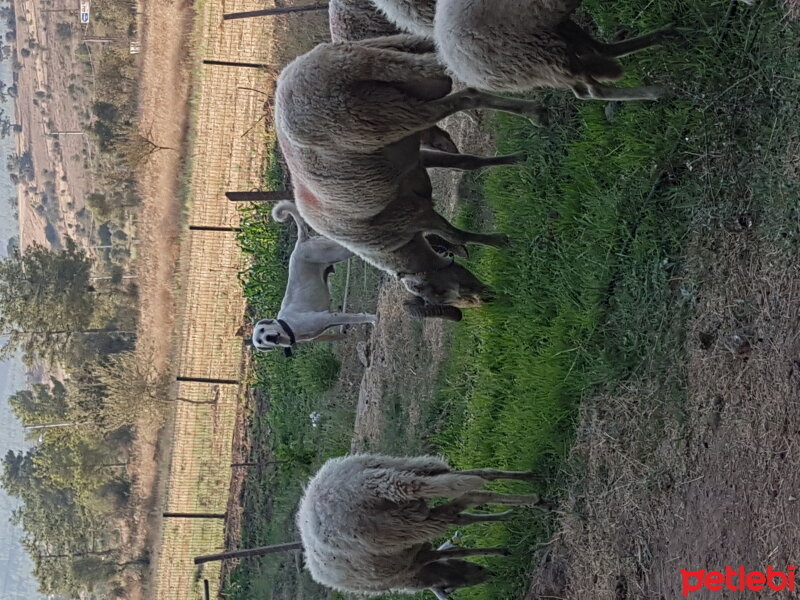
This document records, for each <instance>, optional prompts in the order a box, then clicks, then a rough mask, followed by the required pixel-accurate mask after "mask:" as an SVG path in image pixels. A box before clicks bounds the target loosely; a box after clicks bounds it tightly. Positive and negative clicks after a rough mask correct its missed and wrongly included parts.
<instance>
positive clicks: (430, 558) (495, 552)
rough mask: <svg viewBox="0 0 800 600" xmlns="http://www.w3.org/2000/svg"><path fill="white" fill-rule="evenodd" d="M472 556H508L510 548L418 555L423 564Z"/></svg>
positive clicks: (457, 550)
mask: <svg viewBox="0 0 800 600" xmlns="http://www.w3.org/2000/svg"><path fill="white" fill-rule="evenodd" d="M470 556H508V548H446V549H444V550H426V551H424V552H420V553H419V554H418V555H417V560H419V561H420V562H421V563H423V564H424V563H430V562H434V561H436V560H448V559H451V558H467V557H470Z"/></svg>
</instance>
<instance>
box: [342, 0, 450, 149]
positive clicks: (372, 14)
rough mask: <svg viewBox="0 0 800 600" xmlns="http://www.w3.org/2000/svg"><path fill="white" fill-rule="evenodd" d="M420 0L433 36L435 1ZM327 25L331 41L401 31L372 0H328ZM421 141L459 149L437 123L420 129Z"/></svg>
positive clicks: (351, 39)
mask: <svg viewBox="0 0 800 600" xmlns="http://www.w3.org/2000/svg"><path fill="white" fill-rule="evenodd" d="M385 4H389V5H390V4H392V3H391V2H388V3H385ZM410 4H414V3H410ZM420 4H422V5H424V6H425V7H426V10H425V12H426V14H428V15H429V16H430V27H429V31H427V32H426V33H424V34H423V35H427V37H433V12H434V8H435V4H434V1H433V0H421V2H420ZM382 9H383V7H382ZM395 12H397V11H395ZM328 25H329V27H330V31H331V40H332V41H334V42H354V41H358V40H364V39H369V38H376V37H384V36H389V35H395V34H397V33H400V32H399V30H398V29H397V27H395V26H394V25H393V24H392V23H390V22H389V21H388V20H387V18H386V17H385V16H384V14H382V13H381V12H380V11H379V10H378V7H377V6H376V4H375V3H374V2H372V0H331V2H330V3H329V4H328ZM421 144H422V145H423V146H426V147H429V148H432V149H435V150H443V151H445V152H458V147H457V146H456V145H455V143H454V142H453V139H452V138H451V137H450V135H449V134H448V133H447V132H446V131H445V130H443V129H442V128H440V127H436V126H434V127H431V128H430V129H427V130H425V131H424V132H423V134H422V140H421Z"/></svg>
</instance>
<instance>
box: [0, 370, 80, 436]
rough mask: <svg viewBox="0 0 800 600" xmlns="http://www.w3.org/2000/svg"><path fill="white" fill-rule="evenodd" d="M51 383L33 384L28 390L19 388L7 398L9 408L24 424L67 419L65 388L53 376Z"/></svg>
mask: <svg viewBox="0 0 800 600" xmlns="http://www.w3.org/2000/svg"><path fill="white" fill-rule="evenodd" d="M50 381H51V385H46V384H42V383H37V384H33V385H32V386H31V389H29V390H21V391H19V392H16V393H15V394H12V395H11V396H10V397H9V398H8V403H9V405H10V406H11V410H12V411H14V414H15V415H16V416H17V418H18V419H19V420H20V421H21V422H22V423H23V424H26V425H31V424H34V423H55V422H58V421H64V420H65V419H68V411H69V404H68V403H67V389H66V388H65V387H64V385H63V384H62V383H61V382H60V381H58V380H57V379H55V378H51V380H50Z"/></svg>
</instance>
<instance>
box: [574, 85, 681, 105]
mask: <svg viewBox="0 0 800 600" xmlns="http://www.w3.org/2000/svg"><path fill="white" fill-rule="evenodd" d="M572 92H573V93H574V94H575V96H576V97H577V98H580V99H581V100H618V101H628V100H658V99H659V98H661V97H663V96H666V95H667V94H668V92H667V90H665V89H664V88H661V87H656V86H647V87H630V88H615V87H612V86H609V85H603V84H601V83H597V82H596V81H592V82H589V83H576V84H573V86H572Z"/></svg>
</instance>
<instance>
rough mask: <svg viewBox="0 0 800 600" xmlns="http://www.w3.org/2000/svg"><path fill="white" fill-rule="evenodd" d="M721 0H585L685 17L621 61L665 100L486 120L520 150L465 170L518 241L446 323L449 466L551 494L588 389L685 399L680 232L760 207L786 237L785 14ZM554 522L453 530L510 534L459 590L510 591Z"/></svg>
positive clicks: (642, 26) (551, 100)
mask: <svg viewBox="0 0 800 600" xmlns="http://www.w3.org/2000/svg"><path fill="white" fill-rule="evenodd" d="M728 5H729V3H727V2H725V3H723V2H717V3H714V2H710V3H709V2H703V3H700V2H682V3H677V2H675V3H665V4H663V3H662V5H661V6H656V5H654V4H653V3H647V2H637V1H629V2H615V3H613V4H609V3H602V2H595V1H588V2H586V3H585V7H586V8H587V9H588V10H590V11H591V14H592V15H593V17H594V19H595V21H596V23H597V24H598V25H599V26H600V28H601V31H605V32H607V34H610V33H612V32H614V31H615V30H616V29H617V28H618V26H620V24H622V23H624V24H626V26H627V27H629V28H630V29H631V30H632V31H647V30H648V29H652V28H655V27H657V26H658V25H659V24H663V23H667V22H675V23H677V24H678V25H679V26H681V27H683V28H685V30H686V32H687V35H688V36H689V37H688V38H687V40H686V41H684V42H682V43H680V44H677V45H673V46H670V47H667V48H663V49H659V50H657V51H650V52H647V53H643V54H641V55H637V56H632V57H627V58H626V59H624V64H625V66H626V69H627V73H628V76H627V77H626V79H625V81H624V82H621V83H620V85H637V84H640V83H641V82H642V81H643V80H645V81H647V83H648V84H651V83H653V82H656V83H660V84H662V85H667V86H670V87H672V88H673V89H675V91H676V98H675V99H671V100H666V101H661V102H658V103H629V104H623V105H620V106H617V107H615V108H616V109H617V110H616V112H615V113H614V114H613V115H612V116H611V117H609V115H607V114H606V108H607V106H606V104H605V103H600V102H574V101H571V100H568V99H566V98H564V97H563V93H560V92H559V93H548V94H546V101H547V103H548V104H550V105H554V104H555V105H559V107H560V108H559V109H557V110H556V114H555V115H554V119H553V122H554V123H555V125H554V126H552V127H551V128H550V129H549V130H545V131H539V130H536V129H535V128H533V127H531V126H529V125H527V124H526V123H525V122H524V121H522V120H520V119H518V118H514V117H511V116H506V115H503V116H500V117H497V118H496V120H495V128H496V131H497V134H498V139H499V151H501V152H503V153H506V152H517V151H526V152H528V154H529V156H530V158H529V161H528V164H527V165H526V166H525V167H523V168H522V169H511V168H506V169H497V170H494V171H492V172H491V173H489V174H486V175H484V176H482V177H481V178H476V180H475V181H474V182H473V185H474V186H476V187H478V188H479V189H480V190H481V191H482V196H483V198H482V199H480V200H478V202H480V203H483V202H485V203H487V204H488V205H489V206H490V207H491V209H492V210H493V213H494V216H495V224H494V225H495V226H494V228H495V229H496V230H499V231H506V232H510V233H512V235H513V237H514V241H513V244H512V246H511V247H510V248H507V249H502V250H494V249H484V250H481V251H478V252H477V253H475V254H474V256H473V259H472V260H471V261H470V264H471V266H472V267H473V268H474V269H475V271H476V272H477V273H478V274H479V276H480V277H481V278H482V279H483V280H484V281H486V282H487V283H489V284H491V285H492V286H493V287H494V289H495V290H496V291H497V293H498V301H497V302H495V303H493V304H492V305H490V306H487V307H485V308H483V309H481V310H478V311H469V313H468V314H467V316H466V318H465V320H464V322H463V323H462V324H461V325H459V327H458V328H456V330H455V337H454V341H453V351H452V353H451V356H450V359H449V361H448V365H447V367H446V369H445V373H444V375H443V378H442V381H441V387H440V394H439V398H438V399H437V410H436V412H437V414H438V415H440V417H439V419H440V425H441V422H442V421H444V422H445V425H444V426H443V427H442V426H440V427H438V428H437V430H436V432H435V433H436V437H435V439H436V441H437V442H438V444H439V449H440V450H441V451H442V452H443V453H445V454H446V455H447V456H448V457H449V458H450V460H451V461H452V463H453V464H455V465H458V466H460V467H465V468H466V467H475V466H494V467H500V468H513V469H534V470H537V471H539V472H540V473H542V474H543V475H544V476H547V477H548V478H549V480H550V481H551V482H552V483H551V485H550V486H549V487H542V488H541V489H540V490H539V491H541V492H543V493H546V494H554V493H557V492H558V489H559V485H560V483H561V477H560V475H562V473H561V472H560V469H561V466H562V464H563V459H564V458H565V456H566V453H567V451H568V449H569V446H570V440H571V438H572V436H573V434H574V420H575V417H576V408H577V405H578V403H579V401H580V399H581V397H582V396H583V395H585V394H588V393H594V392H598V391H602V390H611V391H613V389H614V388H615V386H618V385H620V384H621V383H624V382H625V381H626V380H629V379H632V378H650V379H653V380H656V381H658V382H659V385H661V386H662V388H664V389H665V390H666V391H667V393H668V395H669V397H671V398H672V399H673V401H674V403H675V405H676V407H677V408H678V409H679V408H680V403H681V401H682V399H683V391H684V390H683V384H684V375H685V373H684V368H685V367H684V365H685V362H684V361H685V356H684V350H683V348H684V339H683V331H684V330H683V328H682V324H683V323H684V322H685V319H686V317H687V316H688V315H689V314H690V310H691V304H692V301H693V296H692V290H693V285H692V282H691V281H686V280H685V279H683V278H682V267H683V261H684V258H685V254H686V250H687V245H688V243H689V242H690V240H691V238H692V236H693V235H698V234H701V233H702V230H703V228H705V227H711V226H719V223H721V222H724V221H726V219H730V218H732V216H734V215H736V214H737V213H738V212H745V211H753V210H756V211H757V212H758V213H759V215H760V219H761V222H762V224H763V226H764V227H766V228H771V229H772V236H773V237H774V239H776V240H779V241H780V243H782V244H785V245H790V246H791V245H794V247H795V248H796V245H797V243H798V237H799V236H798V196H797V187H796V184H795V186H794V187H793V188H792V186H790V185H788V184H787V182H786V178H785V169H784V168H783V166H784V165H785V160H786V158H787V155H786V152H787V149H788V142H789V140H791V139H792V137H793V136H797V135H798V130H800V127H798V124H797V120H796V115H797V114H798V112H797V106H798V105H797V100H796V98H797V92H798V91H800V85H799V84H798V78H797V65H798V64H800V57H798V51H797V48H796V46H793V45H792V43H791V42H790V40H791V39H796V33H797V27H794V28H791V27H788V26H787V25H786V24H785V23H781V22H780V20H779V19H780V15H779V14H778V13H777V11H775V10H773V9H770V8H768V7H764V6H760V7H759V8H758V9H755V10H752V9H751V10H746V9H743V8H741V7H740V9H739V11H738V12H737V14H736V15H735V16H734V17H733V18H732V19H731V21H730V27H726V26H725V22H726V9H727V8H728ZM792 29H793V30H794V35H790V33H791V32H792ZM601 35H602V33H601ZM563 102H566V106H561V103H563ZM792 115H795V117H792ZM737 190H741V193H740V194H737ZM745 190H750V193H745ZM753 192H755V193H758V194H759V196H758V198H755V196H754V194H753ZM484 212H485V210H484V209H483V208H482V206H479V205H478V204H476V203H471V204H468V205H466V206H465V207H464V210H463V214H462V215H461V224H462V225H464V226H472V227H475V228H481V227H485V224H483V223H481V222H480V221H481V220H482V219H481V218H480V215H481V214H483V213H484ZM442 413H445V414H446V415H447V418H446V419H441V414H442ZM551 526H552V524H551V523H548V522H547V521H545V520H543V519H542V518H541V516H540V515H538V514H535V513H530V514H527V515H526V516H524V517H522V518H521V519H520V520H519V521H517V522H515V523H513V524H511V525H509V526H504V525H497V526H483V527H481V528H474V529H471V530H470V531H469V532H468V533H467V532H465V533H466V537H465V542H466V543H467V544H470V545H476V546H482V545H497V544H508V545H509V546H510V547H511V548H512V549H513V550H514V556H515V558H513V559H493V560H491V564H492V566H493V569H494V571H495V572H496V573H497V577H496V579H495V580H493V583H492V585H491V586H480V587H476V588H473V589H469V590H464V591H463V592H461V593H460V594H459V597H462V598H475V599H478V598H490V597H491V598H515V597H520V596H521V595H523V594H524V591H525V589H526V588H527V585H528V582H529V577H530V566H531V565H530V559H531V556H532V552H533V551H534V550H535V549H536V548H537V544H539V543H541V542H543V541H546V535H547V532H548V529H549V527H551Z"/></svg>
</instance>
